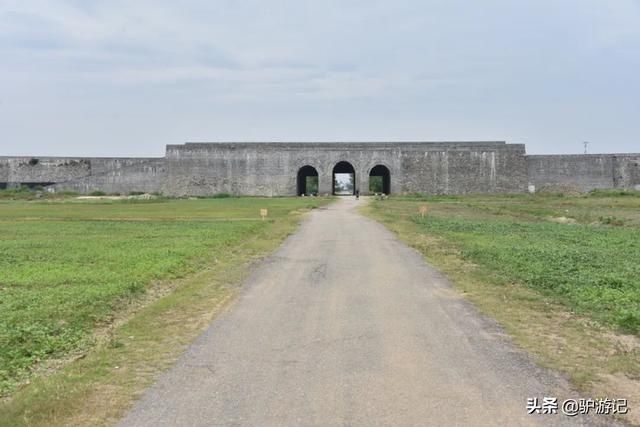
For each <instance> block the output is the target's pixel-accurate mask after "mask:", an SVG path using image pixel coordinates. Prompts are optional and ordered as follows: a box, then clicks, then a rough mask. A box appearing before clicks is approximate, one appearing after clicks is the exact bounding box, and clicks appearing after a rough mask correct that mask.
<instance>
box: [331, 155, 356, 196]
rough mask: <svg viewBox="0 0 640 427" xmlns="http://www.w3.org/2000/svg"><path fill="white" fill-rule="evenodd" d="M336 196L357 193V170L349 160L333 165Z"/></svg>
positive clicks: (334, 192)
mask: <svg viewBox="0 0 640 427" xmlns="http://www.w3.org/2000/svg"><path fill="white" fill-rule="evenodd" d="M332 193H333V194H334V195H336V196H349V195H354V194H356V170H355V169H354V168H353V165H352V164H351V163H349V162H345V161H341V162H338V163H337V164H336V165H335V166H334V167H333V191H332Z"/></svg>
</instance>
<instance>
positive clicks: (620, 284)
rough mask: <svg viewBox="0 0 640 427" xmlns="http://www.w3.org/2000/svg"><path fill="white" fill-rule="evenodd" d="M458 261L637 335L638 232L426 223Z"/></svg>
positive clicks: (432, 219) (639, 310)
mask: <svg viewBox="0 0 640 427" xmlns="http://www.w3.org/2000/svg"><path fill="white" fill-rule="evenodd" d="M415 221H417V222H419V224H420V225H421V226H422V227H423V229H424V230H425V231H426V232H428V233H433V234H435V235H438V236H441V237H443V238H445V239H446V240H449V241H453V242H455V243H456V245H457V246H458V247H459V248H460V249H461V254H462V256H463V258H465V259H467V260H470V261H472V262H474V263H477V264H480V265H482V266H485V267H488V268H490V269H492V270H493V271H495V273H496V274H498V275H501V276H503V277H504V278H506V279H507V280H512V281H517V282H520V283H524V284H526V285H528V286H530V287H531V288H533V289H536V290H538V291H540V292H543V293H544V294H546V295H550V296H553V297H554V298H555V299H557V300H558V301H561V302H562V303H564V304H566V305H567V306H568V307H569V308H570V309H572V310H574V311H576V312H577V313H580V314H586V315H589V316H591V317H592V318H594V319H595V320H598V321H600V322H603V323H606V324H609V325H613V326H615V327H617V328H618V329H620V330H622V331H624V332H630V333H636V334H637V333H639V332H640V262H639V261H640V229H637V228H634V229H621V228H620V227H603V226H589V225H566V224H556V223H551V222H549V223H539V222H538V223H530V222H516V221H512V220H502V221H497V220H485V221H473V220H469V219H455V218H441V217H427V218H425V219H420V218H418V217H416V218H415Z"/></svg>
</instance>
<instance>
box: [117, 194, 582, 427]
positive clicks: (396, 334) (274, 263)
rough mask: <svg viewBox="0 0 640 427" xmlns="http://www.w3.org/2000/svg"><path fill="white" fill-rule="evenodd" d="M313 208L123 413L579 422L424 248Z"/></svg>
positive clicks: (145, 418) (550, 379) (371, 224)
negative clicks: (544, 405) (557, 406)
mask: <svg viewBox="0 0 640 427" xmlns="http://www.w3.org/2000/svg"><path fill="white" fill-rule="evenodd" d="M361 203H365V201H364V200H360V201H355V200H353V199H352V198H342V199H340V200H339V201H338V202H336V203H334V204H332V205H330V206H329V207H328V208H326V209H319V210H316V211H313V212H312V213H310V215H309V217H308V218H307V219H306V220H305V222H304V223H303V224H302V226H301V227H300V229H299V230H298V232H297V233H296V234H295V235H292V236H291V237H289V238H288V239H287V240H286V242H285V243H284V244H283V245H282V246H281V248H280V249H279V250H278V251H277V252H275V253H274V254H273V255H272V256H271V257H269V258H268V259H267V260H265V262H263V263H262V264H261V265H260V266H259V267H258V268H257V269H256V270H255V271H254V272H253V273H252V275H251V277H250V278H249V280H248V281H247V283H246V284H245V287H244V290H243V292H242V294H241V295H240V296H239V298H238V299H237V301H236V302H235V303H234V304H233V305H232V306H231V307H230V308H229V310H228V311H227V312H225V313H224V314H223V315H221V316H220V317H219V318H218V319H217V320H216V321H215V322H214V323H213V324H212V325H211V327H210V328H209V329H208V330H207V331H206V332H205V333H204V334H203V335H202V336H201V337H200V338H199V339H198V340H197V341H196V342H195V343H194V344H193V345H192V346H191V347H190V348H189V350H188V351H187V352H186V353H185V354H184V356H183V357H182V358H181V359H180V361H179V362H178V363H177V364H176V366H175V367H174V368H172V369H171V370H170V371H169V372H167V373H166V374H164V375H163V376H161V377H160V379H159V380H158V381H157V383H156V384H155V385H154V386H153V387H151V388H150V389H149V390H148V391H147V392H146V394H145V395H144V396H143V398H142V399H141V400H140V401H139V402H138V404H137V405H136V406H135V408H134V409H133V410H132V411H131V412H130V413H129V414H128V416H127V417H126V418H125V419H124V420H123V421H122V425H123V426H163V425H203V426H209V425H251V426H265V425H292V426H301V425H318V426H335V425H397V426H410V425H433V426H454V425H460V426H471V425H509V426H514V425H532V424H533V425H537V424H540V425H560V424H563V425H564V424H567V425H582V424H583V423H584V424H589V425H590V424H591V423H592V422H593V420H587V419H584V418H579V417H576V418H570V417H566V416H564V415H562V414H556V415H538V416H530V415H527V411H526V400H527V398H528V397H538V398H540V399H542V397H543V396H566V395H571V392H570V391H568V390H567V386H566V384H565V383H564V382H563V380H562V379H560V378H558V377H556V376H554V375H553V374H551V373H549V372H547V371H545V370H542V369H539V368H537V367H536V366H534V364H533V363H531V362H530V361H529V359H528V358H527V356H526V355H524V354H523V353H522V352H520V351H518V350H516V349H515V348H514V347H513V346H512V345H511V344H510V343H509V341H508V339H507V338H506V337H505V336H504V334H503V333H502V332H501V330H500V328H498V327H497V326H496V325H495V324H494V323H493V322H492V321H490V320H488V319H486V318H484V317H483V316H481V315H479V314H478V313H477V312H476V311H475V310H474V309H473V307H472V306H470V305H469V304H468V303H466V302H465V301H464V300H463V299H461V298H460V297H459V296H458V294H457V293H456V292H455V291H454V290H453V289H452V288H451V286H450V284H449V283H448V282H447V280H446V279H444V278H443V277H442V276H441V275H440V274H439V273H438V272H437V271H436V270H435V269H434V268H432V267H430V266H429V265H428V264H427V263H426V262H425V261H424V259H423V257H422V256H421V255H420V254H419V253H418V252H416V251H414V250H413V249H411V248H409V247H407V246H406V245H405V244H404V243H402V242H400V241H399V240H398V239H397V238H396V237H395V236H394V235H393V234H392V233H391V232H389V231H387V230H386V229H385V228H384V227H383V226H382V225H380V224H378V223H376V222H375V221H372V220H370V219H367V218H365V217H363V216H362V215H360V214H359V213H358V212H357V209H356V208H357V206H358V204H361Z"/></svg>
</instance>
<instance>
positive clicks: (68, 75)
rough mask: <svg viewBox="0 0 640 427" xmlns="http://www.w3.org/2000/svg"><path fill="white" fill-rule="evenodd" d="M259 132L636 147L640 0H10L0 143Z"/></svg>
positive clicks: (83, 151) (302, 137) (79, 144)
mask: <svg viewBox="0 0 640 427" xmlns="http://www.w3.org/2000/svg"><path fill="white" fill-rule="evenodd" d="M247 140H250V141H274V140H283V141H306V140H309V141H319V140H323V141H333V140H337V141H368V140H372V141H380V140H425V141H437V140H506V141H508V142H515V143H526V144H527V150H528V152H529V153H577V152H581V151H582V142H583V141H590V142H591V145H590V151H592V152H628V151H633V152H640V0H483V1H473V0H464V1H460V0H411V1H403V0H393V1H391V0H389V1H376V0H316V1H304V0H286V1H285V0H283V1H278V0H254V1H244V0H202V1H180V2H178V1H170V2H169V1H158V0H153V1H136V0H127V1H119V0H109V1H89V0H72V1H57V0H45V1H34V0H17V1H11V0H0V155H85V156H162V155H163V154H164V146H165V144H176V143H182V142H185V141H247Z"/></svg>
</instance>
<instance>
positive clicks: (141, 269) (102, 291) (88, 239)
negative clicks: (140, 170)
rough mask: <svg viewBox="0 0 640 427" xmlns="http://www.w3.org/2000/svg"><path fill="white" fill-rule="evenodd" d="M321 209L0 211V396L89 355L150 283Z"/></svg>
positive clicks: (248, 202)
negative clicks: (48, 367) (50, 364)
mask: <svg viewBox="0 0 640 427" xmlns="http://www.w3.org/2000/svg"><path fill="white" fill-rule="evenodd" d="M322 203H326V200H321V199H309V198H305V199H297V198H296V199H286V198H273V199H260V198H216V199H205V200H150V201H129V200H125V201H77V200H75V199H61V200H58V199H56V200H45V201H15V200H14V201H0V272H2V274H1V275H0V395H7V394H10V393H11V392H12V391H13V390H15V387H16V386H17V385H18V384H20V383H23V382H24V381H25V380H27V379H29V378H30V377H31V376H32V374H33V372H34V370H37V368H38V367H39V366H40V365H42V364H43V363H44V362H46V361H47V360H50V359H61V358H64V357H66V356H68V355H70V354H78V353H82V352H85V351H87V350H88V349H90V348H91V347H92V346H93V345H94V344H95V337H94V332H95V331H96V330H97V329H99V328H102V327H105V326H106V325H109V324H110V323H111V322H112V321H113V319H114V317H115V316H117V315H118V313H120V312H122V310H123V309H124V308H126V307H127V306H129V305H130V304H132V303H135V302H136V301H137V300H139V299H140V298H141V297H143V296H144V294H145V292H147V290H148V289H149V288H150V286H152V285H153V284H154V283H156V282H160V281H167V280H174V279H177V278H180V277H184V276H185V275H188V274H190V273H194V272H195V271H197V270H198V269H200V268H203V267H204V266H206V265H207V264H210V263H211V262H212V260H216V259H218V258H224V257H225V256H227V255H228V253H229V252H230V251H232V250H233V249H234V248H236V247H238V246H239V245H241V244H242V242H243V241H244V240H246V239H248V238H250V237H251V236H254V235H256V234H259V233H264V232H265V231H266V230H268V229H269V227H270V226H272V224H273V222H274V221H278V220H280V219H283V218H284V219H286V218H287V217H288V216H289V214H290V213H291V212H292V211H294V210H296V209H301V208H311V207H315V206H318V205H320V204H322ZM263 207H264V208H267V209H269V220H267V221H262V220H260V215H259V209H260V208H263Z"/></svg>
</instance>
